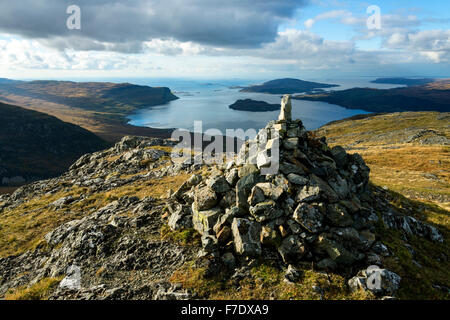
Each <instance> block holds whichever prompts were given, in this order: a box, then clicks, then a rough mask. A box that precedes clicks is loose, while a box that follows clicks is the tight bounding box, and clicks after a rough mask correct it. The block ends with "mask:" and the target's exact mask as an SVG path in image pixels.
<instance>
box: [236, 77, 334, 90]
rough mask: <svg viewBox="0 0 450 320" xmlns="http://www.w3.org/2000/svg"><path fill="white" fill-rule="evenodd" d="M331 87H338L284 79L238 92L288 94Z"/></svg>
mask: <svg viewBox="0 0 450 320" xmlns="http://www.w3.org/2000/svg"><path fill="white" fill-rule="evenodd" d="M332 87H338V85H336V84H326V83H319V82H310V81H303V80H299V79H292V78H284V79H276V80H271V81H267V82H264V83H263V84H261V85H254V86H250V87H247V88H244V89H242V90H240V91H242V92H261V93H272V94H290V93H302V92H307V91H311V90H314V89H319V88H332Z"/></svg>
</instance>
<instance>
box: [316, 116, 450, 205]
mask: <svg viewBox="0 0 450 320" xmlns="http://www.w3.org/2000/svg"><path fill="white" fill-rule="evenodd" d="M358 118H360V119H358ZM449 121H450V114H449V113H437V112H402V113H392V114H381V115H368V116H357V117H354V118H351V119H348V120H342V121H335V122H332V123H330V124H328V125H325V126H323V127H321V128H320V129H318V130H317V131H316V133H317V134H318V135H321V136H322V135H323V136H326V137H327V141H328V143H329V144H330V145H333V146H334V145H342V146H344V147H345V148H346V149H347V150H349V151H350V152H357V153H359V154H361V155H362V156H363V158H364V160H365V161H366V162H367V164H368V165H369V166H370V168H371V180H372V181H373V182H374V183H375V184H378V185H380V186H387V187H388V188H389V189H392V190H395V191H397V192H400V193H402V194H404V195H407V196H408V197H410V198H412V199H420V200H426V201H431V202H435V203H438V204H439V205H440V206H442V207H444V208H447V209H450V128H449V126H448V124H449Z"/></svg>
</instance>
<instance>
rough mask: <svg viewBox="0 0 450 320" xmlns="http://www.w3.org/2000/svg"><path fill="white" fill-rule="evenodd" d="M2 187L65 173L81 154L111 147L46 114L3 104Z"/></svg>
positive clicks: (0, 115)
mask: <svg viewBox="0 0 450 320" xmlns="http://www.w3.org/2000/svg"><path fill="white" fill-rule="evenodd" d="M0 122H1V125H0V185H20V184H23V183H24V182H28V181H31V180H36V179H42V178H48V177H52V176H56V175H58V174H61V173H62V172H64V171H65V170H67V169H68V167H69V166H70V165H71V164H72V163H73V162H74V161H75V160H77V159H78V158H79V157H80V156H81V155H83V154H86V153H90V152H94V151H98V150H101V149H104V148H105V147H107V146H108V144H107V143H106V142H105V141H103V140H102V139H100V138H99V137H97V136H96V135H95V134H93V133H91V132H89V131H87V130H85V129H83V128H81V127H79V126H76V125H74V124H71V123H66V122H63V121H61V120H59V119H57V118H55V117H52V116H49V115H47V114H44V113H40V112H36V111H32V110H27V109H23V108H20V107H17V106H12V105H8V104H4V103H0Z"/></svg>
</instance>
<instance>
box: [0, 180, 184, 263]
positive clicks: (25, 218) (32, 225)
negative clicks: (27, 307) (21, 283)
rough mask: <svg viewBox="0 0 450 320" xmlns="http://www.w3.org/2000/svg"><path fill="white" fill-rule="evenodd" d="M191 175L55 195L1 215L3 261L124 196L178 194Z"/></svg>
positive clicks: (162, 196) (0, 229) (0, 255)
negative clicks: (65, 201) (61, 202)
mask: <svg viewBox="0 0 450 320" xmlns="http://www.w3.org/2000/svg"><path fill="white" fill-rule="evenodd" d="M189 176H190V175H189V174H179V175H176V176H166V177H163V178H160V179H152V180H147V181H137V182H135V183H132V184H129V185H125V186H121V187H119V188H116V189H113V190H111V191H106V192H98V193H90V191H89V189H88V188H78V187H73V188H69V189H66V190H65V191H61V192H58V193H55V194H52V195H44V196H42V197H41V198H34V199H30V200H29V201H27V202H25V203H23V204H22V205H20V206H18V207H16V208H14V209H12V210H9V209H6V210H5V211H4V212H2V214H0V257H6V256H9V255H14V254H20V253H23V252H25V251H27V250H33V249H35V248H36V247H38V246H45V240H44V235H45V234H46V233H48V232H50V231H52V230H53V229H55V228H56V227H58V226H60V225H62V224H64V223H66V222H68V221H71V220H74V219H80V218H82V217H84V216H86V215H88V214H90V213H93V212H95V211H96V210H98V209H100V208H102V207H104V206H106V205H107V204H108V203H110V202H112V201H114V200H117V199H119V198H121V197H123V196H130V197H131V196H137V197H139V198H141V199H142V198H144V197H147V196H152V197H154V198H156V199H159V198H165V197H166V196H167V192H168V190H169V189H171V190H176V189H178V188H179V186H180V185H181V184H182V183H183V182H184V181H185V180H186V179H188V178H189ZM81 194H86V195H87V197H86V198H85V199H84V200H82V201H79V202H74V203H72V204H69V205H67V206H66V207H65V208H64V209H62V210H55V208H53V207H51V206H49V205H50V204H51V203H52V202H54V201H56V200H58V199H60V198H62V197H66V196H73V197H74V198H78V197H79V196H80V195H81Z"/></svg>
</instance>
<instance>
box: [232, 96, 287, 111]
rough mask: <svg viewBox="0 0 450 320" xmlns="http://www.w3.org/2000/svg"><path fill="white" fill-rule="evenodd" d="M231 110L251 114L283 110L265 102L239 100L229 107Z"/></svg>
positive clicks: (279, 106)
mask: <svg viewBox="0 0 450 320" xmlns="http://www.w3.org/2000/svg"><path fill="white" fill-rule="evenodd" d="M229 108H230V109H233V110H239V111H250V112H267V111H276V110H280V109H281V105H279V104H276V103H275V104H270V103H267V102H265V101H256V100H252V99H243V100H237V101H236V102H235V103H233V104H231V105H230V106H229Z"/></svg>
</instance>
